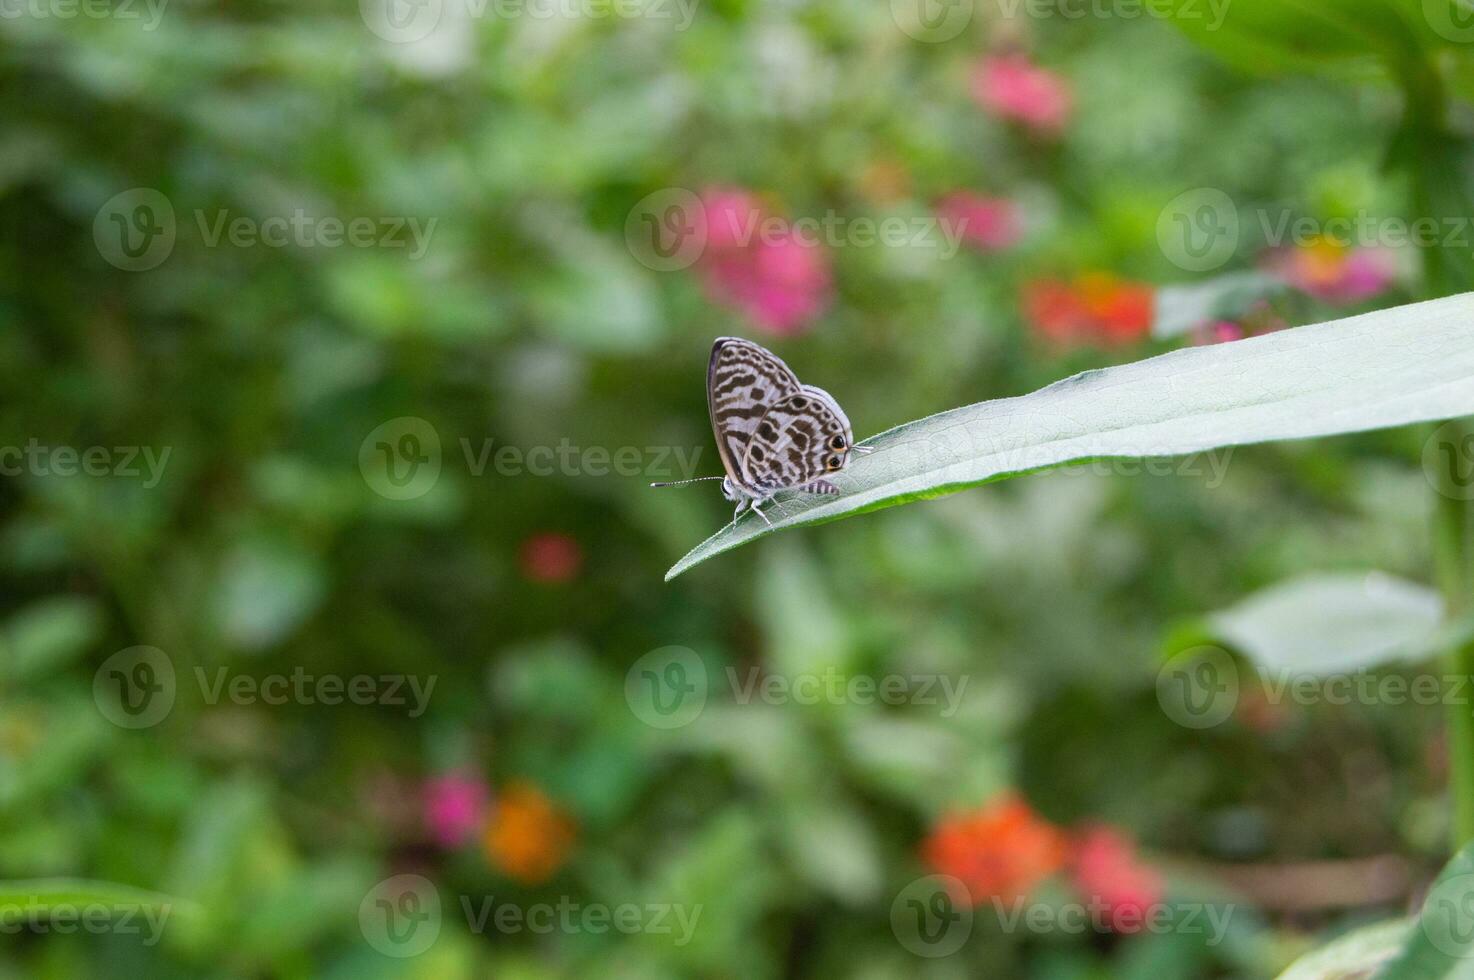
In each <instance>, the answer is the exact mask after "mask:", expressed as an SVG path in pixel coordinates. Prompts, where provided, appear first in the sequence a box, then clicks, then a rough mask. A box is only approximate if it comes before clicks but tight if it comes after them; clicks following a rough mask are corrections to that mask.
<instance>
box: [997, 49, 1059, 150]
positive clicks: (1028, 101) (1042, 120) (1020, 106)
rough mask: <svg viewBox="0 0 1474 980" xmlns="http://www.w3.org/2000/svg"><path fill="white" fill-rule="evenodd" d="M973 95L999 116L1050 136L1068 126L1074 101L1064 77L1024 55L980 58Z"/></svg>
mask: <svg viewBox="0 0 1474 980" xmlns="http://www.w3.org/2000/svg"><path fill="white" fill-rule="evenodd" d="M972 97H973V99H975V100H976V101H977V103H978V104H979V105H980V106H982V107H983V108H984V109H986V110H988V111H989V112H991V113H993V115H995V116H997V117H998V118H1000V119H1012V120H1015V121H1017V122H1021V123H1023V124H1024V125H1025V126H1028V127H1029V128H1031V129H1033V130H1035V131H1036V132H1039V133H1044V134H1048V135H1054V134H1057V133H1058V132H1059V131H1060V130H1061V129H1063V128H1064V125H1065V121H1066V120H1067V119H1068V118H1069V115H1070V108H1071V103H1072V99H1071V96H1070V86H1069V83H1068V82H1066V81H1065V79H1064V78H1062V77H1061V76H1059V75H1057V74H1055V73H1054V72H1052V71H1049V70H1048V69H1046V68H1040V67H1038V66H1036V65H1035V64H1034V63H1033V62H1031V61H1029V59H1028V57H1027V56H1026V55H1022V54H1006V55H996V56H994V57H989V58H983V59H982V60H981V61H979V62H978V64H977V66H976V67H975V68H974V69H973V73H972Z"/></svg>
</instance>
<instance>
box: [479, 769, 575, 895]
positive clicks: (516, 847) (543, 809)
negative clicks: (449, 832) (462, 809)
mask: <svg viewBox="0 0 1474 980" xmlns="http://www.w3.org/2000/svg"><path fill="white" fill-rule="evenodd" d="M483 840H484V841H485V844H486V854H487V857H489V858H490V859H491V863H492V864H493V865H495V866H496V867H497V868H499V869H501V871H503V872H504V873H505V874H507V875H509V876H510V877H512V878H516V879H517V880H518V881H521V882H523V883H525V884H529V885H535V884H537V883H538V882H541V881H546V880H547V879H548V878H550V877H552V875H553V873H554V872H555V871H557V870H558V868H559V867H561V866H562V864H563V861H564V859H565V858H566V857H567V856H568V851H569V850H570V849H571V848H572V846H573V840H574V826H573V821H572V820H571V819H570V818H569V817H568V815H567V814H565V813H564V812H563V811H562V810H560V809H559V808H558V806H557V804H555V803H554V802H553V801H552V800H550V799H548V797H547V796H545V795H544V794H543V793H542V791H541V790H539V789H538V788H537V787H536V786H533V785H532V784H530V783H523V782H516V783H509V784H508V785H507V786H506V787H505V788H504V789H503V790H502V792H501V793H500V794H499V795H498V797H497V800H496V805H495V806H493V807H492V811H491V819H490V820H489V821H488V822H487V824H486V830H485V832H484V835H483Z"/></svg>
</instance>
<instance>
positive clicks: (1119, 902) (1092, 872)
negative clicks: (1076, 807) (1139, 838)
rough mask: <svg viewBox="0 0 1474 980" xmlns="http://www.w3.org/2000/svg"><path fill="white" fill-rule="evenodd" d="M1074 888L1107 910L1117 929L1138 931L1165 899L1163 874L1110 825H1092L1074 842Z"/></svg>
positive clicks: (1109, 921) (1088, 899) (1108, 918)
mask: <svg viewBox="0 0 1474 980" xmlns="http://www.w3.org/2000/svg"><path fill="white" fill-rule="evenodd" d="M1075 887H1076V888H1078V889H1079V890H1080V892H1081V893H1082V895H1083V896H1084V898H1085V900H1086V901H1087V902H1090V903H1096V902H1098V903H1100V904H1102V905H1104V906H1105V909H1106V916H1107V920H1106V925H1107V926H1109V927H1110V928H1111V929H1112V930H1113V931H1115V932H1122V933H1129V932H1137V931H1139V930H1140V929H1141V928H1142V927H1143V926H1144V925H1145V923H1146V917H1147V915H1148V914H1149V913H1150V911H1151V909H1152V908H1153V907H1154V906H1156V905H1158V904H1160V903H1161V901H1162V892H1163V885H1162V877H1161V875H1159V874H1157V872H1156V871H1154V870H1153V869H1151V868H1149V867H1147V866H1146V865H1144V864H1142V863H1141V862H1140V861H1139V860H1138V859H1137V856H1136V849H1135V847H1134V846H1132V844H1131V842H1130V840H1128V839H1127V838H1126V837H1125V836H1124V835H1122V834H1121V833H1119V832H1118V831H1116V830H1114V829H1112V828H1110V827H1091V828H1088V829H1086V830H1085V831H1084V833H1083V834H1082V835H1081V836H1080V838H1079V839H1078V840H1077V841H1076V844H1075Z"/></svg>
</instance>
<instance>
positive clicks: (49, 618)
mask: <svg viewBox="0 0 1474 980" xmlns="http://www.w3.org/2000/svg"><path fill="white" fill-rule="evenodd" d="M101 631H102V610H101V608H100V607H99V606H98V604H97V602H96V601H95V600H93V599H89V598H86V597H84V596H57V597H55V598H51V599H44V600H42V601H40V602H35V603H32V604H31V605H29V606H26V607H25V608H24V609H22V610H20V611H19V612H17V613H16V614H15V615H14V616H12V617H11V618H10V621H9V622H7V623H6V624H5V626H4V627H3V629H0V678H6V677H12V678H28V677H35V676H37V675H39V674H42V673H44V672H46V671H48V670H51V669H54V668H56V667H60V666H62V665H64V664H65V663H67V662H68V661H70V660H72V659H75V658H76V657H77V655H78V654H80V653H81V652H82V651H83V650H85V649H87V647H88V646H89V645H90V644H92V643H94V642H96V640H97V637H98V635H99V634H100V633H101Z"/></svg>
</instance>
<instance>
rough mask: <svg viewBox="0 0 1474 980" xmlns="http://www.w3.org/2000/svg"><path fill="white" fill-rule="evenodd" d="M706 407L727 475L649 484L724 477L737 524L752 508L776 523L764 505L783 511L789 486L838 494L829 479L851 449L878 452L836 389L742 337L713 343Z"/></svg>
mask: <svg viewBox="0 0 1474 980" xmlns="http://www.w3.org/2000/svg"><path fill="white" fill-rule="evenodd" d="M706 405H707V408H708V410H709V411H710V413H711V430H712V434H713V435H714V436H715V437H716V441H717V454H718V455H720V456H721V457H722V467H723V468H724V469H725V470H726V471H727V475H726V476H700V477H697V478H696V479H694V480H678V481H676V482H674V483H652V484H650V485H651V486H653V487H672V486H679V485H681V484H684V483H697V482H699V481H701V480H721V481H722V496H724V497H726V498H727V499H728V500H730V501H732V502H734V503H736V505H737V510H736V512H734V513H733V514H732V523H733V524H736V523H737V518H739V517H741V516H742V512H743V511H744V510H751V511H752V512H753V513H755V514H757V515H758V516H759V517H761V518H762V519H763V521H764V522H766V523H767V524H768V526H769V527H772V524H773V522H772V521H770V520H768V515H767V514H764V513H763V512H762V509H761V508H762V505H764V504H766V503H768V502H769V501H772V502H773V503H774V504H775V505H776V506H777V507H778V509H779V510H782V509H783V505H782V504H781V503H779V502H778V501H776V500H774V496H775V495H776V494H777V493H779V492H780V491H782V490H802V491H804V492H805V493H817V494H836V493H839V488H838V487H836V486H835V485H834V484H833V483H830V482H829V481H828V480H827V479H825V478H824V477H825V476H826V475H828V474H834V473H838V472H839V471H840V470H842V469H844V467H845V464H846V463H848V462H849V457H850V454H851V453H857V454H860V455H864V454H866V453H869V452H873V451H874V447H872V446H857V445H855V434H854V430H852V429H851V428H850V420H849V419H848V418H847V417H846V416H845V414H844V410H843V409H841V408H840V407H839V403H838V402H836V401H835V400H834V397H833V396H832V395H830V394H829V392H827V391H825V390H824V389H823V388H816V387H814V386H813V385H806V384H800V383H799V380H798V375H796V374H794V373H793V371H792V369H790V368H789V366H788V365H787V364H784V363H783V360H782V358H780V357H779V356H778V355H777V354H774V353H773V352H772V351H770V350H768V349H767V348H765V347H762V346H761V345H759V344H754V343H753V342H752V341H750V340H743V339H742V338H740V337H718V338H717V340H716V342H715V343H714V344H712V346H711V360H710V361H709V362H708V363H707V366H706Z"/></svg>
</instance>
